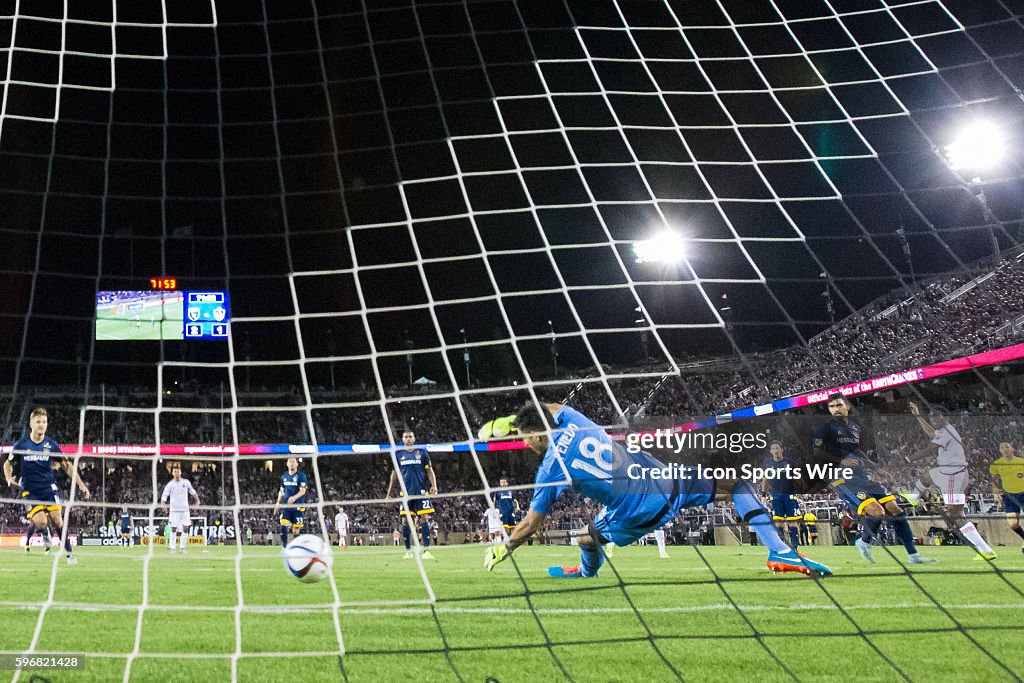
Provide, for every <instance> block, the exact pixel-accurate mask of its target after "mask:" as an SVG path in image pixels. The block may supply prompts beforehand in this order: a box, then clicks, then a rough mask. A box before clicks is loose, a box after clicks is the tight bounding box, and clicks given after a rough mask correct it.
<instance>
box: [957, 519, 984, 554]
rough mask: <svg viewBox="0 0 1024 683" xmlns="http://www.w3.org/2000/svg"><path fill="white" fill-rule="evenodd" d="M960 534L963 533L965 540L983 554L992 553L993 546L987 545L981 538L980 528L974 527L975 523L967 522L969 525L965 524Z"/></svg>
mask: <svg viewBox="0 0 1024 683" xmlns="http://www.w3.org/2000/svg"><path fill="white" fill-rule="evenodd" d="M960 533H962V534H963V535H964V538H966V539H967V540H968V541H970V542H971V543H973V544H974V547H976V548H977V549H978V550H980V551H981V552H983V553H990V552H992V546H990V545H989V544H988V543H986V542H985V539H984V538H982V537H981V534H979V533H978V528H977V527H976V526H974V522H967V524H964V525H963V526H962V527H960Z"/></svg>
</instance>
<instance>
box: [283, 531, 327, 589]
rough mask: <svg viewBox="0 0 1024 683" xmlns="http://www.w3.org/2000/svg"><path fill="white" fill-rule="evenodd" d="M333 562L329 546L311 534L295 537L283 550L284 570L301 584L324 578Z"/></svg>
mask: <svg viewBox="0 0 1024 683" xmlns="http://www.w3.org/2000/svg"><path fill="white" fill-rule="evenodd" d="M333 562H334V557H333V556H332V555H331V548H330V546H328V545H327V544H326V543H324V541H323V539H322V538H320V537H319V536H314V535H313V534H302V535H301V536H296V537H295V538H293V539H292V540H291V542H290V543H288V547H286V548H285V549H284V568H285V569H287V570H288V573H289V574H291V575H292V576H294V577H295V578H297V579H298V580H299V581H302V582H303V583H316V582H317V581H320V580H321V579H324V578H326V577H327V575H328V574H329V573H330V571H331V564H332V563H333Z"/></svg>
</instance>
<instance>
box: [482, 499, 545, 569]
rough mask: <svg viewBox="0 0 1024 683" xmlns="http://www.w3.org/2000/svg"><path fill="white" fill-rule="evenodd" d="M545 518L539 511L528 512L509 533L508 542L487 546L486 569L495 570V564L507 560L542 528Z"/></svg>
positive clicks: (485, 555)
mask: <svg viewBox="0 0 1024 683" xmlns="http://www.w3.org/2000/svg"><path fill="white" fill-rule="evenodd" d="M545 518H546V515H542V514H540V513H539V512H534V511H533V510H530V511H529V512H527V513H526V517H525V518H524V519H523V521H521V522H519V524H516V528H515V529H513V530H512V533H511V534H509V538H508V543H505V544H501V545H492V546H490V547H488V548H487V552H486V553H485V554H484V569H486V570H487V571H494V567H495V565H497V564H498V563H499V562H504V561H505V560H507V559H508V556H509V555H510V554H512V551H513V550H515V549H516V548H518V547H519V546H521V545H522V544H523V543H526V541H528V540H529V538H530V537H531V536H533V535H534V534H535V533H537V532H538V531H540V530H541V528H542V527H543V526H544V519H545Z"/></svg>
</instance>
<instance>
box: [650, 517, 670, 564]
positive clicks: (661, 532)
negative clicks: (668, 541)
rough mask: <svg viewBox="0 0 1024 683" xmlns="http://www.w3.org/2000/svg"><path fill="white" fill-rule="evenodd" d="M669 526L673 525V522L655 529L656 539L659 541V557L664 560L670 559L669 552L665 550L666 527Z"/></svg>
mask: <svg viewBox="0 0 1024 683" xmlns="http://www.w3.org/2000/svg"><path fill="white" fill-rule="evenodd" d="M669 526H671V522H670V523H669V524H666V525H665V526H663V527H658V528H657V529H655V530H654V540H655V541H657V542H658V557H660V558H661V559H663V560H667V559H668V553H667V552H665V529H667V528H669Z"/></svg>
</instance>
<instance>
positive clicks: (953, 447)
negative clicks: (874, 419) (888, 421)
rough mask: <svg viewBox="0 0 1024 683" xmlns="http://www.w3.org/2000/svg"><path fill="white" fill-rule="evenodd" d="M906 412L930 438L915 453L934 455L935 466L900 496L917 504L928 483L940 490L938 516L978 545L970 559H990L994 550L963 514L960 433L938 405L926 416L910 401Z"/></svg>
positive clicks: (964, 477) (963, 462)
mask: <svg viewBox="0 0 1024 683" xmlns="http://www.w3.org/2000/svg"><path fill="white" fill-rule="evenodd" d="M910 414H911V415H913V416H914V417H916V418H917V423H918V424H919V425H921V429H922V431H924V433H925V434H926V435H927V436H928V438H929V439H931V442H930V443H929V444H928V446H927V447H925V448H924V449H923V450H922V451H921V452H920V453H919V455H923V456H925V457H927V458H929V459H931V458H932V457H934V458H935V461H934V462H935V466H934V467H932V468H930V469H929V470H928V471H927V472H925V473H924V474H922V476H921V478H920V479H918V480H917V481H916V482H914V490H913V491H911V492H909V493H906V494H903V495H904V497H905V498H906V499H907V500H908V501H910V503H911V504H912V505H917V503H918V501H919V500H921V494H923V493H924V492H925V491H927V490H928V487H929V486H932V485H934V486H935V487H936V488H937V489H939V492H940V493H942V502H943V503H945V509H944V510H943V513H942V516H943V518H944V519H945V520H946V526H948V527H949V529H950V531H952V530H954V529H959V530H960V533H961V534H963V537H964V538H966V539H967V540H968V541H969V542H970V543H971V545H973V546H974V547H975V548H977V549H978V556H977V557H976V558H974V559H976V560H981V559H984V560H994V559H995V558H996V554H995V553H994V552H993V551H992V547H991V546H990V545H989V544H988V543H986V542H985V539H984V538H982V537H981V534H980V533H978V529H977V527H975V526H974V523H973V522H971V521H970V520H968V519H967V517H966V515H964V506H965V505H966V504H967V494H966V491H967V484H968V477H967V453H966V452H965V451H964V442H963V439H962V438H961V437H960V433H959V432H958V431H957V429H956V427H954V426H953V425H951V424H950V423H949V421H948V420H946V416H945V415H944V414H943V413H942V412H941V411H940V410H938V409H933V410H932V413H931V415H930V416H929V418H928V419H927V420H926V419H925V418H924V417H923V416H922V415H921V411H920V409H919V408H918V407H917V404H915V403H913V402H911V403H910ZM915 459H916V458H915Z"/></svg>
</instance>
